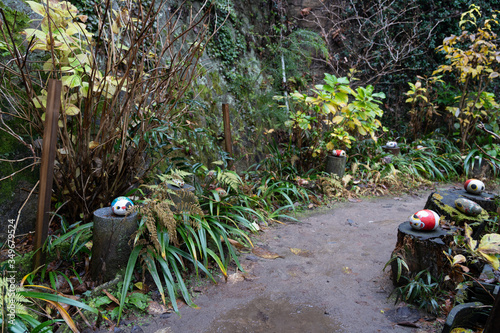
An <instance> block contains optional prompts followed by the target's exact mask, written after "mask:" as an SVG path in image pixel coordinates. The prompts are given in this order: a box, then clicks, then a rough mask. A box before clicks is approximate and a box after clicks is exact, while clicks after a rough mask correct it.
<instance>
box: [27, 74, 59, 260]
mask: <svg viewBox="0 0 500 333" xmlns="http://www.w3.org/2000/svg"><path fill="white" fill-rule="evenodd" d="M61 89H62V82H61V81H58V80H54V79H51V80H49V86H48V90H47V109H46V112H45V122H44V126H45V128H44V131H43V146H42V164H41V166H40V191H39V193H38V212H37V216H36V228H35V244H34V246H35V248H34V250H35V251H36V253H35V259H34V261H33V268H34V269H36V268H38V267H39V266H40V265H41V264H42V258H43V259H45V258H44V257H43V256H42V246H43V243H44V242H45V240H46V239H47V234H48V231H49V220H50V216H49V212H50V202H51V198H52V181H53V179H54V159H55V156H56V143H57V131H58V127H57V120H58V117H59V109H60V108H61Z"/></svg>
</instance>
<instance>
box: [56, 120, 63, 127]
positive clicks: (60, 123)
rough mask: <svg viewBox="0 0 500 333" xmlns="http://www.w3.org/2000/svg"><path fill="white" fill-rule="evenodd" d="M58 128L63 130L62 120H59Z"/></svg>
mask: <svg viewBox="0 0 500 333" xmlns="http://www.w3.org/2000/svg"><path fill="white" fill-rule="evenodd" d="M57 126H59V128H63V127H64V123H63V121H62V120H58V121H57Z"/></svg>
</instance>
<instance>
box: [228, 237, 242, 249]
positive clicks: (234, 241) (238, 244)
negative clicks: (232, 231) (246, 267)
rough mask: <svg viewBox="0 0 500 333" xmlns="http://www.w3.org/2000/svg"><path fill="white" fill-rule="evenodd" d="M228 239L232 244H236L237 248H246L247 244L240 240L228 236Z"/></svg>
mask: <svg viewBox="0 0 500 333" xmlns="http://www.w3.org/2000/svg"><path fill="white" fill-rule="evenodd" d="M227 240H228V241H229V243H231V245H232V246H234V247H235V248H237V249H244V248H245V246H244V245H243V244H241V243H240V242H238V241H236V240H234V239H231V238H228V239H227Z"/></svg>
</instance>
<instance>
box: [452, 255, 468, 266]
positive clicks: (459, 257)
mask: <svg viewBox="0 0 500 333" xmlns="http://www.w3.org/2000/svg"><path fill="white" fill-rule="evenodd" d="M465 261H466V260H465V257H464V256H463V255H461V254H457V255H456V256H454V257H453V264H452V266H455V265H457V264H462V263H464V262H465Z"/></svg>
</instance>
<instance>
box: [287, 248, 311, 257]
mask: <svg viewBox="0 0 500 333" xmlns="http://www.w3.org/2000/svg"><path fill="white" fill-rule="evenodd" d="M290 251H291V252H292V253H293V254H296V255H298V256H302V257H309V256H310V255H311V252H310V251H308V250H302V249H299V248H296V247H291V248H290Z"/></svg>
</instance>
